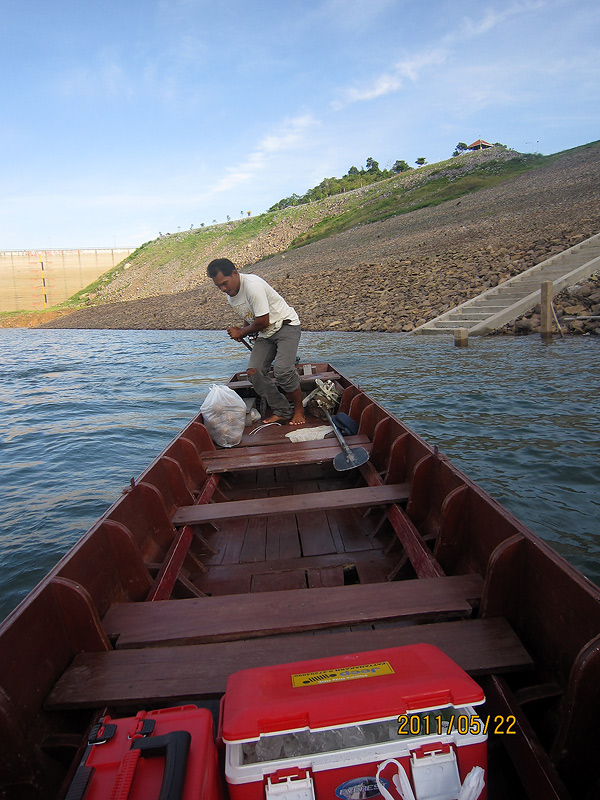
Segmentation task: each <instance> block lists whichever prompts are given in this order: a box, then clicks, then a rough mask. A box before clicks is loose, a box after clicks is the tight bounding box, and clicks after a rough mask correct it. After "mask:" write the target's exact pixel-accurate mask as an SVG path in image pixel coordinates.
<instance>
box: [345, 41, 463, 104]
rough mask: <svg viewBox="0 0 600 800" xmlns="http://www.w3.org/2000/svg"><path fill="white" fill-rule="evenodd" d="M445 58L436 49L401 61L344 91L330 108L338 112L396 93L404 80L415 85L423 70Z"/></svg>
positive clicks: (441, 62) (443, 52)
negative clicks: (358, 103) (350, 105)
mask: <svg viewBox="0 0 600 800" xmlns="http://www.w3.org/2000/svg"><path fill="white" fill-rule="evenodd" d="M446 57H447V54H446V51H445V50H442V49H436V50H427V51H424V52H423V53H418V54H416V55H414V56H412V57H410V58H405V59H402V61H398V62H397V63H396V64H394V66H393V68H392V69H391V70H390V71H389V72H385V73H383V74H382V75H378V76H377V77H376V78H374V79H373V80H372V81H371V82H370V83H369V84H366V85H364V86H362V87H358V86H354V87H350V88H348V89H345V90H344V92H343V95H342V100H339V101H335V102H333V103H332V108H333V109H334V110H335V111H338V110H340V109H341V108H344V106H346V105H348V104H350V103H357V102H361V101H365V100H375V99H376V98H377V97H383V96H384V95H387V94H391V93H392V92H397V91H398V90H399V89H401V88H402V87H403V86H404V84H405V82H406V80H409V81H411V82H412V83H415V82H416V81H417V80H418V79H419V76H420V74H421V72H422V71H423V70H426V69H427V68H429V67H432V66H439V65H440V64H443V63H444V61H445V60H446Z"/></svg>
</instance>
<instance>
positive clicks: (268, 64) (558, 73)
mask: <svg viewBox="0 0 600 800" xmlns="http://www.w3.org/2000/svg"><path fill="white" fill-rule="evenodd" d="M0 2H1V5H0V11H1V14H0V68H1V83H0V158H1V163H0V167H1V170H0V250H8V249H48V248H62V247H65V248H72V247H112V246H115V245H117V246H119V245H138V244H141V243H142V242H144V241H148V240H149V239H154V238H155V237H156V236H158V234H159V232H162V233H166V232H171V233H173V232H175V231H177V230H178V229H181V230H185V229H189V228H190V227H191V226H192V225H193V226H194V227H196V226H199V225H200V224H201V223H202V222H203V223H205V224H210V223H211V222H212V221H213V220H215V219H216V220H217V221H219V222H222V221H224V220H225V219H226V217H227V215H229V216H230V217H231V218H232V219H236V218H238V217H239V216H240V215H241V214H242V213H243V214H244V215H246V213H247V212H248V211H251V212H252V214H258V213H260V212H262V211H264V210H266V209H267V208H268V207H269V206H270V205H272V204H273V203H275V202H276V201H277V200H279V199H280V198H282V197H286V196H288V195H290V194H292V193H293V192H297V193H298V194H302V193H303V192H305V191H306V190H307V189H308V188H310V187H312V186H314V185H315V184H317V183H319V182H320V181H321V180H322V179H323V178H325V177H331V176H334V175H336V176H341V175H343V174H344V173H345V172H347V170H348V169H349V167H351V166H352V165H355V166H357V167H359V168H360V167H362V166H364V164H365V161H366V159H367V158H368V157H369V156H371V157H373V158H375V159H376V160H377V161H378V162H379V163H380V165H381V166H382V167H384V166H391V165H392V164H393V163H394V161H395V160H396V159H404V160H406V161H407V162H408V163H409V164H412V165H414V162H415V159H417V158H419V157H421V156H424V157H425V158H426V159H427V160H428V161H429V162H430V163H431V162H434V161H438V160H440V159H443V158H448V157H449V156H450V155H451V154H452V151H453V150H454V147H455V145H456V144H457V142H459V141H464V142H466V143H467V144H469V143H470V142H472V141H474V140H475V139H477V138H479V137H482V138H484V139H486V140H488V141H491V142H497V141H498V142H502V143H504V144H507V145H508V146H510V147H514V148H515V149H517V150H521V151H539V152H541V153H545V154H547V153H554V152H557V151H559V150H563V149H567V148H570V147H575V146H577V145H580V144H585V143H587V142H590V141H595V140H597V139H600V47H599V45H598V42H599V41H600V4H599V3H598V2H597V0H516V1H515V2H511V0H509V1H508V2H501V1H500V0H492V1H491V2H485V0H484V2H481V3H477V4H467V3H457V2H455V0H452V2H451V1H450V0H448V1H447V0H430V2H428V3H427V4H421V3H415V2H414V0H410V2H409V1H408V0H305V1H304V2H300V0H285V1H284V0H244V1H243V2H242V0H228V2H215V0H212V2H209V1H208V0H120V1H119V2H117V1H116V0H103V2H102V3H97V4H95V3H73V2H72V0H69V2H64V0H54V1H53V2H52V3H49V2H46V1H44V2H41V1H40V0H19V2H14V0H0Z"/></svg>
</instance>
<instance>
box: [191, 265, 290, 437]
mask: <svg viewBox="0 0 600 800" xmlns="http://www.w3.org/2000/svg"><path fill="white" fill-rule="evenodd" d="M206 274H207V275H208V277H209V278H212V280H213V283H214V284H215V286H216V287H217V289H220V290H221V291H222V292H225V294H226V295H227V300H228V301H229V305H230V306H231V307H232V308H233V309H234V310H235V312H236V313H237V314H238V315H239V316H240V317H242V319H243V320H244V323H243V326H242V327H237V326H235V325H232V326H230V327H229V328H227V333H228V334H229V335H230V336H231V338H232V339H235V340H236V341H238V342H239V341H240V340H241V339H243V338H244V337H245V336H256V337H257V338H256V340H255V342H254V347H253V348H252V355H251V356H250V361H249V362H248V370H247V372H248V378H249V379H250V382H251V383H252V386H253V387H254V390H255V391H256V393H257V394H258V395H259V396H260V397H262V398H264V399H265V401H266V402H267V404H268V405H269V408H270V409H271V411H272V412H273V413H272V415H271V416H270V417H267V418H266V419H265V422H287V423H289V424H290V425H302V424H304V422H305V417H304V408H303V406H302V391H301V389H300V378H299V376H298V372H297V371H296V353H297V352H298V343H299V341H300V320H299V318H298V314H296V312H295V311H294V309H293V308H292V307H291V306H289V305H288V304H287V303H286V302H285V300H284V299H283V297H282V296H281V295H280V294H278V293H277V292H276V291H275V289H273V287H272V286H270V285H269V284H268V283H267V282H266V281H265V280H263V279H262V278H260V277H259V276H258V275H245V274H242V273H240V272H238V271H237V269H236V268H235V264H233V262H232V261H230V260H229V259H228V258H216V259H215V260H214V261H211V262H210V264H209V265H208V267H207V269H206ZM271 363H273V374H274V376H275V381H276V384H277V386H275V384H274V383H273V381H272V380H271V379H270V378H269V377H268V376H267V372H268V370H269V368H270V366H271ZM277 387H279V388H280V389H281V390H282V392H285V395H287V399H286V397H285V396H284V395H283V394H282V393H281V392H280V391H279V389H278V388H277ZM288 400H289V401H291V403H292V404H293V407H294V410H293V412H292V411H291V410H290V405H289V402H288Z"/></svg>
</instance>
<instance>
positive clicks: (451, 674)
mask: <svg viewBox="0 0 600 800" xmlns="http://www.w3.org/2000/svg"><path fill="white" fill-rule="evenodd" d="M484 700H485V697H484V694H483V691H482V689H481V687H480V686H479V685H478V684H477V683H475V681H473V680H472V679H471V678H470V677H469V676H468V675H467V674H466V672H464V671H463V670H462V669H461V668H460V667H459V666H458V665H457V664H456V663H455V662H454V661H452V660H451V659H450V658H448V656H446V655H445V654H444V653H443V652H442V651H441V650H439V649H438V648H436V647H433V646H431V645H425V644H418V645H412V646H407V647H395V648H389V649H386V650H377V651H372V652H366V653H355V654H352V655H343V656H335V657H331V658H324V659H317V660H312V661H304V662H296V663H293V664H283V665H278V666H273V667H265V668H256V669H249V670H244V671H241V672H237V673H235V674H233V675H231V676H230V677H229V680H228V682H227V689H226V693H225V698H224V701H223V703H222V709H221V721H220V728H221V731H220V735H221V737H222V740H223V742H224V744H225V762H226V763H225V777H226V781H227V785H228V789H229V795H230V798H231V800H265V798H267V800H271V798H273V799H274V798H277V799H278V800H279V798H282V799H283V800H284V799H285V798H290V799H291V798H292V797H294V798H302V800H304V799H305V798H306V799H310V798H317V800H320V798H340V800H353V799H354V798H378V797H381V794H380V792H379V789H378V787H377V782H376V774H377V769H378V767H379V766H380V765H382V764H383V762H385V761H387V760H388V759H396V761H397V762H398V763H399V764H401V765H402V767H403V768H404V770H405V772H406V775H407V777H408V779H409V780H410V782H411V785H412V789H413V792H414V795H415V798H416V800H455V798H456V797H457V796H458V793H459V791H460V788H461V785H462V783H463V782H464V781H465V778H466V777H467V775H469V773H471V770H472V769H473V768H474V767H480V768H481V770H483V771H485V769H486V765H487V751H486V747H487V733H486V732H485V730H484V725H483V722H482V720H481V719H480V718H479V717H478V716H477V714H476V712H475V709H474V706H476V705H478V704H480V703H483V702H484ZM396 770H398V766H397V764H396V765H395V764H390V765H388V766H387V767H386V768H385V769H383V770H382V772H381V778H382V784H383V786H384V787H386V788H388V787H389V791H390V792H391V794H392V796H393V797H395V798H396V797H399V795H398V793H397V792H396V789H395V788H394V775H395V771H396ZM475 774H478V775H479V776H480V778H481V777H484V776H485V772H483V773H481V771H480V770H476V771H475V773H473V775H471V776H470V778H469V780H472V778H473V777H474V776H475ZM485 797H486V789H485V787H484V788H483V790H482V791H481V794H480V795H479V798H480V800H485Z"/></svg>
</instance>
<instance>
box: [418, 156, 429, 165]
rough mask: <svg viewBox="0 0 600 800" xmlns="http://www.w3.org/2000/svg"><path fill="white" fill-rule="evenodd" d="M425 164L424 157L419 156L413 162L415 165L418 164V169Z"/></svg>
mask: <svg viewBox="0 0 600 800" xmlns="http://www.w3.org/2000/svg"><path fill="white" fill-rule="evenodd" d="M426 163H427V159H426V158H425V156H420V157H419V158H417V160H416V161H415V164H418V165H419V166H420V167H422V166H423V164H426Z"/></svg>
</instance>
